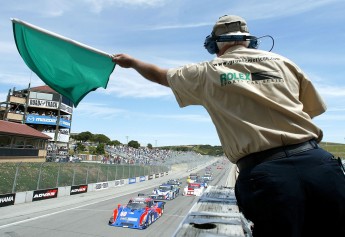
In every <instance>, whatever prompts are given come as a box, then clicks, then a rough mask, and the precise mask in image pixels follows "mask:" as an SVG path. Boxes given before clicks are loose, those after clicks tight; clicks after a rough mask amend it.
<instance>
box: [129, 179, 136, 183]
mask: <svg viewBox="0 0 345 237" xmlns="http://www.w3.org/2000/svg"><path fill="white" fill-rule="evenodd" d="M128 183H129V184H134V183H136V178H129V179H128Z"/></svg>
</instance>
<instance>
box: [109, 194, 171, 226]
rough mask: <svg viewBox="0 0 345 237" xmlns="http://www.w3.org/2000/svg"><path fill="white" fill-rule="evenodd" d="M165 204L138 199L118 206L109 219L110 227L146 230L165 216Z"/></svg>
mask: <svg viewBox="0 0 345 237" xmlns="http://www.w3.org/2000/svg"><path fill="white" fill-rule="evenodd" d="M164 205H165V202H162V201H155V200H153V199H152V198H149V197H136V198H132V199H131V200H129V202H128V204H127V205H123V206H122V205H120V204H119V205H118V207H117V208H116V209H114V212H113V215H112V216H111V217H110V219H109V225H111V226H116V227H127V228H133V229H146V228H147V227H148V226H150V225H151V224H152V223H153V222H155V221H156V220H157V219H158V218H159V217H161V216H162V215H163V212H164Z"/></svg>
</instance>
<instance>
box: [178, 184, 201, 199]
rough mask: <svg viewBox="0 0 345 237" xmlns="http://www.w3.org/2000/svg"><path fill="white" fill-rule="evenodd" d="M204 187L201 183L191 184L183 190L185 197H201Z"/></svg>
mask: <svg viewBox="0 0 345 237" xmlns="http://www.w3.org/2000/svg"><path fill="white" fill-rule="evenodd" d="M204 189H205V188H204V187H203V186H201V184H200V183H190V184H188V185H187V186H186V187H185V188H184V189H183V194H182V195H183V196H201V194H202V193H203V192H204Z"/></svg>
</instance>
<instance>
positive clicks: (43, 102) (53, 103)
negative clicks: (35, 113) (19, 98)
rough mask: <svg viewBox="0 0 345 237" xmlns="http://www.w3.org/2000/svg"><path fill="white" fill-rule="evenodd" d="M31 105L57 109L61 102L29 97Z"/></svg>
mask: <svg viewBox="0 0 345 237" xmlns="http://www.w3.org/2000/svg"><path fill="white" fill-rule="evenodd" d="M29 107H38V108H46V109H57V108H58V107H59V102H58V101H52V100H39V99H29Z"/></svg>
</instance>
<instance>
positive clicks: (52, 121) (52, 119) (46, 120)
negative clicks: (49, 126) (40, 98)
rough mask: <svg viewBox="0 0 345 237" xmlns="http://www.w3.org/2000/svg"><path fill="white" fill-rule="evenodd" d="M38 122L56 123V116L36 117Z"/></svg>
mask: <svg viewBox="0 0 345 237" xmlns="http://www.w3.org/2000/svg"><path fill="white" fill-rule="evenodd" d="M36 121H37V122H45V123H56V119H55V118H36Z"/></svg>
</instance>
